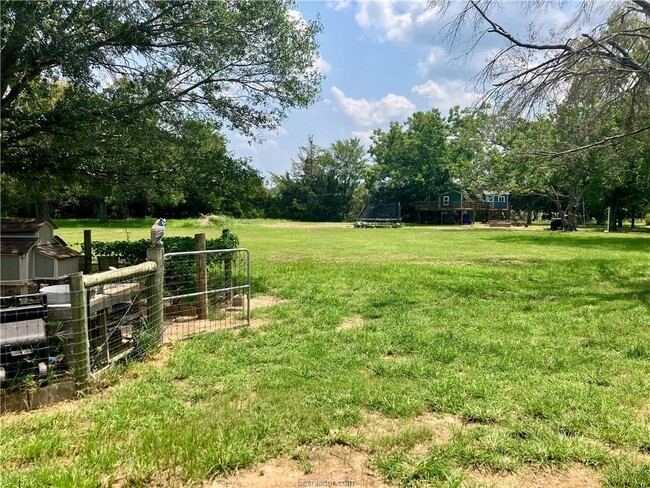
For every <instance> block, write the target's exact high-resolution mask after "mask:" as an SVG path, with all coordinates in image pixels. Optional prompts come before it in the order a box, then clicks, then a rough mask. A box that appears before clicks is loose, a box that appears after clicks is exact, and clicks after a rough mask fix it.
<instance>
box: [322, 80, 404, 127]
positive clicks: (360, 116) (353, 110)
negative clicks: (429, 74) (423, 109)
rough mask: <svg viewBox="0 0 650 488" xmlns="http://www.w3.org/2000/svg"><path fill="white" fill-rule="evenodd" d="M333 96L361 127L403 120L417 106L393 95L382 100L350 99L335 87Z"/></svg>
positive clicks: (390, 94) (399, 96)
mask: <svg viewBox="0 0 650 488" xmlns="http://www.w3.org/2000/svg"><path fill="white" fill-rule="evenodd" d="M332 94H333V95H334V99H335V101H336V103H337V105H338V106H339V108H340V109H341V110H342V111H343V112H344V113H345V114H346V115H348V116H349V117H350V118H351V119H352V120H353V121H354V122H356V123H357V124H359V125H365V126H370V125H374V126H376V125H381V124H383V123H385V122H388V121H391V120H396V119H400V118H403V117H405V116H407V115H409V114H411V113H412V112H413V111H414V110H415V105H414V104H413V102H411V101H410V100H409V99H408V98H406V97H403V96H401V95H395V94H393V93H389V94H388V95H386V96H385V97H384V98H382V99H381V100H366V99H365V98H350V97H348V96H346V95H345V93H343V91H342V90H340V89H339V88H337V87H335V86H334V87H332Z"/></svg>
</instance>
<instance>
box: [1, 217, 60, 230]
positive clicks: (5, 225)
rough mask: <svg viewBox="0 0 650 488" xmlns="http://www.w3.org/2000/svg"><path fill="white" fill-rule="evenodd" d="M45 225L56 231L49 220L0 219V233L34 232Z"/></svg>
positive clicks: (55, 227)
mask: <svg viewBox="0 0 650 488" xmlns="http://www.w3.org/2000/svg"><path fill="white" fill-rule="evenodd" d="M46 224H47V225H49V226H50V227H52V228H53V229H58V227H57V226H56V225H55V224H54V222H52V221H51V220H49V219H0V232H1V233H13V232H36V231H37V230H38V229H40V228H41V227H43V226H44V225H46Z"/></svg>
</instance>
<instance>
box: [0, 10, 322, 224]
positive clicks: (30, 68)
mask: <svg viewBox="0 0 650 488" xmlns="http://www.w3.org/2000/svg"><path fill="white" fill-rule="evenodd" d="M292 6H293V4H292V3H291V2H290V1H288V0H287V1H285V0H273V1H272V0H269V1H238V2H213V1H194V0H192V1H174V2H135V3H124V2H119V1H112V0H108V1H102V2H94V1H83V0H82V1H57V2H23V1H6V2H3V8H2V9H1V11H0V20H1V41H2V63H1V66H0V67H1V70H2V87H1V90H0V93H1V95H2V108H1V110H2V113H1V115H2V117H1V122H2V144H1V148H2V155H1V156H2V173H3V174H2V182H3V193H5V194H6V195H7V196H8V197H9V198H5V199H4V200H5V201H7V200H8V201H9V202H11V205H9V208H7V209H6V210H8V211H10V212H13V213H19V212H23V213H32V214H39V215H48V214H49V213H50V212H51V211H52V210H60V209H61V208H62V207H66V205H68V206H69V207H71V208H73V209H75V210H74V211H75V213H76V214H79V213H81V214H84V215H89V213H90V211H92V209H93V207H95V206H96V207H97V210H96V211H97V213H98V214H99V216H100V217H102V218H105V217H106V215H107V210H109V211H112V214H113V215H115V216H120V215H125V214H132V215H144V214H151V213H153V212H155V211H156V210H157V209H165V210H172V211H174V210H175V211H177V213H179V214H183V213H196V212H197V208H198V207H200V210H199V211H202V212H204V213H208V212H229V213H233V214H246V213H254V210H253V208H259V204H258V202H257V201H256V199H257V197H258V195H259V194H260V192H263V186H262V180H261V178H260V176H259V175H258V174H257V172H256V171H254V170H252V169H251V168H250V167H249V166H248V164H247V162H245V161H240V160H237V159H235V158H233V157H232V156H230V155H228V154H227V153H226V151H225V149H224V148H225V141H224V140H223V138H222V137H221V136H218V135H216V133H217V131H220V130H221V129H222V127H224V126H227V127H229V128H232V129H234V130H238V131H240V132H243V133H245V134H247V135H251V134H252V133H253V132H254V131H256V130H260V129H274V128H277V127H278V125H279V123H280V121H281V120H282V119H283V117H284V116H285V113H286V111H287V110H288V109H291V108H295V107H306V106H308V105H309V104H310V103H312V102H313V101H314V99H315V97H316V95H317V93H318V91H319V89H320V87H319V84H320V78H321V76H320V74H319V73H318V71H317V69H315V67H314V65H315V62H316V59H317V52H316V47H317V46H316V41H315V36H316V34H317V33H318V32H319V30H320V24H319V23H318V22H304V21H302V20H301V19H296V18H295V17H294V16H292V13H291V9H292ZM235 93H236V94H237V96H233V94H235ZM197 146H199V150H198V151H197ZM235 185H239V186H238V187H237V190H236V191H233V189H232V188H233V186H235ZM205 186H209V191H208V192H207V193H206V192H204V191H203V190H204V188H205ZM224 202H226V203H224ZM106 206H108V207H109V208H108V209H106Z"/></svg>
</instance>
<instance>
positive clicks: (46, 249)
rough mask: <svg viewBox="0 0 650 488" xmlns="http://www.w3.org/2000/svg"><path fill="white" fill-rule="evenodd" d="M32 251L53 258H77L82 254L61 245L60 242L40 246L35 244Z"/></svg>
mask: <svg viewBox="0 0 650 488" xmlns="http://www.w3.org/2000/svg"><path fill="white" fill-rule="evenodd" d="M34 251H36V252H37V253H40V254H43V255H44V256H47V257H49V258H55V259H67V258H78V257H81V256H82V254H81V253H80V252H77V251H75V250H74V249H70V248H69V247H65V246H61V245H60V244H43V245H42V246H36V247H35V248H34Z"/></svg>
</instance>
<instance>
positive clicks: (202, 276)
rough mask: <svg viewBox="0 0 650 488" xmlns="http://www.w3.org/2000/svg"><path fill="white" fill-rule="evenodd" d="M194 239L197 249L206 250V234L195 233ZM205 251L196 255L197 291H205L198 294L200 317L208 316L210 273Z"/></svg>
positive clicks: (197, 303)
mask: <svg viewBox="0 0 650 488" xmlns="http://www.w3.org/2000/svg"><path fill="white" fill-rule="evenodd" d="M194 241H195V242H196V250H197V251H199V252H200V251H205V234H195V235H194ZM206 261H207V259H206V256H205V253H202V252H200V253H199V254H197V255H196V291H197V293H203V294H202V295H198V296H197V297H196V298H197V302H196V315H197V318H199V319H207V318H208V295H207V294H206V292H207V291H208V273H207V268H206V264H207V263H206Z"/></svg>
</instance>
